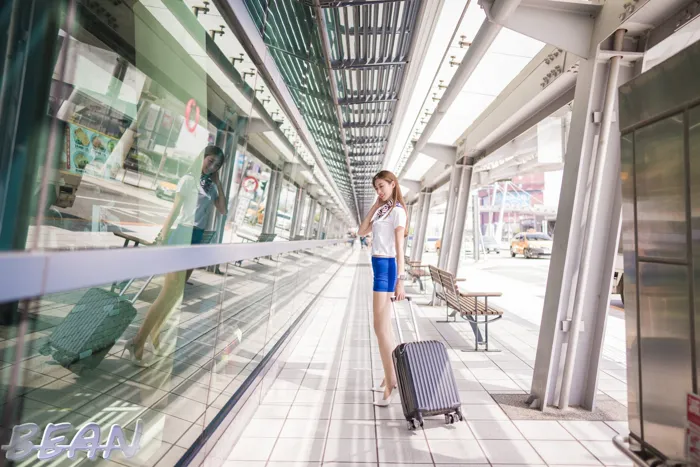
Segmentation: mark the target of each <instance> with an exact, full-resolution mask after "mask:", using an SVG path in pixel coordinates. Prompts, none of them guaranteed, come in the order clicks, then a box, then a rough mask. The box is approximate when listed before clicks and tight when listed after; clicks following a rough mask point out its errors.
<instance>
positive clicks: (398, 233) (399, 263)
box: [394, 227, 406, 276]
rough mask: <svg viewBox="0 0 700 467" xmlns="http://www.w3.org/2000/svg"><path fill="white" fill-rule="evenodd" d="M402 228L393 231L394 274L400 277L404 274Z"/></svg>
mask: <svg viewBox="0 0 700 467" xmlns="http://www.w3.org/2000/svg"><path fill="white" fill-rule="evenodd" d="M403 233H404V228H403V227H397V228H396V229H394V241H395V242H396V273H397V274H398V275H399V276H401V275H403V273H404V268H405V267H406V266H405V264H404V255H403V242H404V239H405V237H404V234H403Z"/></svg>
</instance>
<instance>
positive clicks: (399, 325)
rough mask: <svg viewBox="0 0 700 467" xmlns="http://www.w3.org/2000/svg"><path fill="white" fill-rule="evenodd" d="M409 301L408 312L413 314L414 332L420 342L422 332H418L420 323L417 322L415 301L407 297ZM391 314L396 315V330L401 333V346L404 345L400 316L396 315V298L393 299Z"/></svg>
mask: <svg viewBox="0 0 700 467" xmlns="http://www.w3.org/2000/svg"><path fill="white" fill-rule="evenodd" d="M406 300H407V301H408V310H409V312H410V313H411V321H413V330H414V332H415V333H416V340H417V341H419V340H420V331H418V323H417V322H416V314H415V313H414V312H413V300H411V297H406ZM391 314H393V315H394V319H395V320H396V328H397V329H398V331H399V344H403V342H404V341H403V333H402V332H401V323H400V322H399V315H398V314H397V313H396V297H391Z"/></svg>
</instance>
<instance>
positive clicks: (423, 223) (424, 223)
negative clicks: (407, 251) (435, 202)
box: [412, 191, 433, 263]
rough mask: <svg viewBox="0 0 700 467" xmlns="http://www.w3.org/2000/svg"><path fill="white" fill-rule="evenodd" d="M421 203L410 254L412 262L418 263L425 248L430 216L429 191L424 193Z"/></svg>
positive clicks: (430, 195)
mask: <svg viewBox="0 0 700 467" xmlns="http://www.w3.org/2000/svg"><path fill="white" fill-rule="evenodd" d="M422 194H423V202H422V207H421V211H420V219H419V222H420V224H419V228H418V229H417V230H418V234H417V235H416V236H415V247H414V250H413V252H412V253H414V255H412V260H413V261H417V262H419V263H420V261H421V259H422V258H423V249H424V248H425V234H426V232H427V231H428V216H430V200H431V198H432V196H433V195H432V193H431V192H430V191H427V192H424V193H422Z"/></svg>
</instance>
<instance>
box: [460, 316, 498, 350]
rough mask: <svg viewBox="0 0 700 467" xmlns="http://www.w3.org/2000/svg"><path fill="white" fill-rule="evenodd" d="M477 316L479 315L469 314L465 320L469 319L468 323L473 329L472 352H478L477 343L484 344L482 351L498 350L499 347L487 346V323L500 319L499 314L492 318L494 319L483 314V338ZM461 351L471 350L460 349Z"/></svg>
mask: <svg viewBox="0 0 700 467" xmlns="http://www.w3.org/2000/svg"><path fill="white" fill-rule="evenodd" d="M479 316H480V315H474V316H469V317H467V320H468V321H469V325H470V326H471V327H472V330H473V331H474V343H475V344H474V347H475V348H474V350H473V352H479V345H484V346H485V348H484V350H483V351H484V352H500V349H490V348H489V323H491V322H492V321H497V320H499V319H501V316H499V317H497V318H494V319H489V315H485V316H484V321H483V322H481V323H483V325H484V338H483V339H482V337H481V332H480V329H479V324H480V322H479ZM462 352H472V351H471V350H466V349H464V350H462Z"/></svg>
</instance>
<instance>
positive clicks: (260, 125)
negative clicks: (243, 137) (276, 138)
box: [246, 118, 272, 134]
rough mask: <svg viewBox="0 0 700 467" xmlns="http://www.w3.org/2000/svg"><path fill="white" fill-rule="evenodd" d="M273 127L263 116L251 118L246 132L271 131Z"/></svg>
mask: <svg viewBox="0 0 700 467" xmlns="http://www.w3.org/2000/svg"><path fill="white" fill-rule="evenodd" d="M271 130H272V127H271V126H270V125H268V124H267V122H265V120H263V119H262V118H251V119H250V121H249V122H248V126H247V127H246V133H247V134H252V133H265V132H266V131H271Z"/></svg>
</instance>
